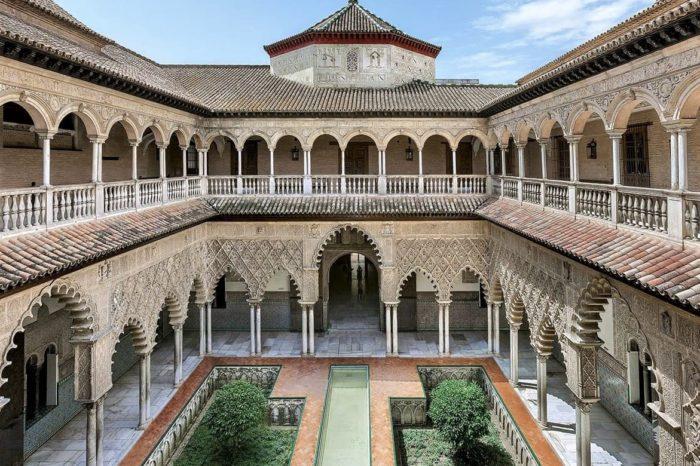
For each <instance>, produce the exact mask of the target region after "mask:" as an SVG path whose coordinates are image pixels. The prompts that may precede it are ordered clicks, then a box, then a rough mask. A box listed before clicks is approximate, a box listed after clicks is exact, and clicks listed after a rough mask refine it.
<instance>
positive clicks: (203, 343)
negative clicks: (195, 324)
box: [199, 304, 207, 358]
mask: <svg viewBox="0 0 700 466" xmlns="http://www.w3.org/2000/svg"><path fill="white" fill-rule="evenodd" d="M204 306H205V305H204V304H201V305H200V306H199V357H200V358H203V357H204V355H205V354H206V353H207V314H206V311H205V309H204Z"/></svg>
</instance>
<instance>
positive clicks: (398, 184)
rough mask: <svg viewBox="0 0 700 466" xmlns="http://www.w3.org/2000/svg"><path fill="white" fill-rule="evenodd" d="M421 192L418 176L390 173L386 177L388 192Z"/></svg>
mask: <svg viewBox="0 0 700 466" xmlns="http://www.w3.org/2000/svg"><path fill="white" fill-rule="evenodd" d="M419 192H420V186H419V178H418V177H417V176H403V175H389V176H387V177H386V193H387V194H418V193H419Z"/></svg>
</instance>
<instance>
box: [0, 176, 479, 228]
mask: <svg viewBox="0 0 700 466" xmlns="http://www.w3.org/2000/svg"><path fill="white" fill-rule="evenodd" d="M487 182H488V177H487V176H485V175H456V176H453V175H425V176H418V175H389V176H377V175H348V176H343V175H312V176H288V175H280V176H208V177H181V178H166V179H152V180H138V181H120V182H113V183H88V184H80V185H70V186H55V187H48V188H46V187H41V188H26V189H16V190H7V191H4V192H1V193H0V214H1V216H0V218H1V220H0V237H7V236H11V235H15V234H19V233H24V232H29V231H36V230H41V229H47V228H52V227H57V226H61V225H66V224H70V223H75V222H80V221H87V220H91V219H95V218H103V217H106V216H112V215H119V214H122V213H125V212H134V211H139V210H143V209H147V208H152V207H156V206H161V205H165V204H172V203H176V202H182V201H186V200H188V199H194V198H200V197H216V198H222V197H223V198H225V197H244V196H249V197H267V196H309V197H311V196H358V195H360V196H407V195H408V196H414V195H415V196H431V195H433V196H434V195H438V196H440V195H450V196H469V195H482V196H483V195H486V194H487V193H488V186H487Z"/></svg>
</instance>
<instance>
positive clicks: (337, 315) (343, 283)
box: [327, 251, 379, 330]
mask: <svg viewBox="0 0 700 466" xmlns="http://www.w3.org/2000/svg"><path fill="white" fill-rule="evenodd" d="M337 252H339V253H341V255H338V256H336V257H335V258H334V259H331V260H332V262H333V264H332V265H331V267H330V269H329V270H328V285H327V289H328V328H329V329H330V330H363V329H365V330H377V329H379V312H378V309H379V270H378V269H377V267H376V266H375V263H374V262H373V261H372V260H371V259H370V258H369V257H367V256H365V255H364V254H361V253H346V252H344V251H337ZM328 256H329V258H330V256H331V254H329V255H328Z"/></svg>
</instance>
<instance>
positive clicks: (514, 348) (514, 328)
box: [510, 324, 520, 387]
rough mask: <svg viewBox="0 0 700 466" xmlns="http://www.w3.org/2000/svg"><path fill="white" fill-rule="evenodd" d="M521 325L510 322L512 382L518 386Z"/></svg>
mask: <svg viewBox="0 0 700 466" xmlns="http://www.w3.org/2000/svg"><path fill="white" fill-rule="evenodd" d="M519 330H520V325H515V324H510V383H511V384H512V385H513V386H514V387H517V386H518V373H519V370H518V353H519V348H518V331H519Z"/></svg>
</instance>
